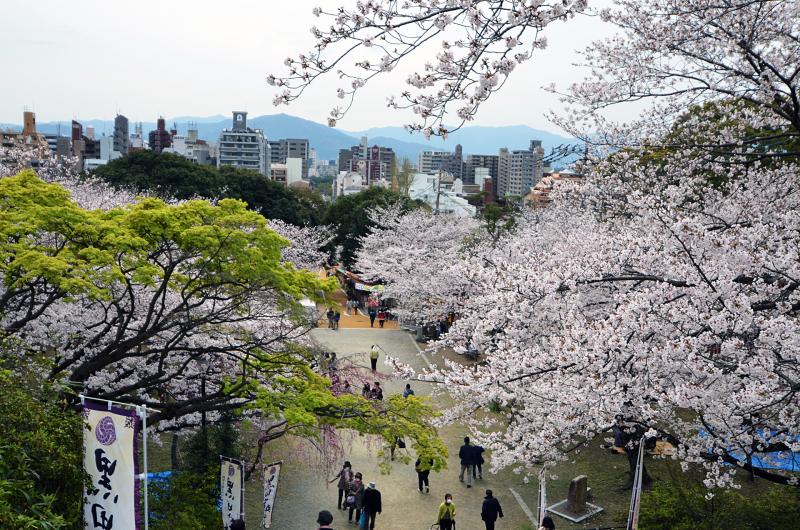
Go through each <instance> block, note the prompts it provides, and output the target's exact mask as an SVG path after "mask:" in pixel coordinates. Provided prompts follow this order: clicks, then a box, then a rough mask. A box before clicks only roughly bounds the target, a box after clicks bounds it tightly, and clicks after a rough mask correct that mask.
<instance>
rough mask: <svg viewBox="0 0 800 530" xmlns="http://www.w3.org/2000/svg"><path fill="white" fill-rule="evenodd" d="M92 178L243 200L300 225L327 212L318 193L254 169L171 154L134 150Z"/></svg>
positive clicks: (178, 194)
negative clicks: (214, 163)
mask: <svg viewBox="0 0 800 530" xmlns="http://www.w3.org/2000/svg"><path fill="white" fill-rule="evenodd" d="M93 177H95V178H98V179H101V180H103V181H105V182H108V183H109V184H111V185H112V186H115V187H117V188H126V189H133V190H134V191H136V192H139V193H144V192H147V193H150V194H154V195H156V196H158V197H162V198H174V199H181V200H187V199H193V198H198V197H200V198H208V199H224V198H231V199H239V200H242V201H244V202H246V203H247V205H248V207H249V208H251V209H253V210H256V211H257V212H259V213H261V214H262V215H263V216H264V217H266V218H268V219H280V220H282V221H285V222H287V223H290V224H294V225H298V226H302V225H313V226H316V225H318V224H319V223H320V221H321V219H322V217H323V214H324V203H323V201H322V198H321V197H319V195H316V194H313V193H308V192H306V191H297V190H294V189H292V188H287V187H286V186H283V185H281V184H279V183H277V182H274V181H272V180H270V179H268V178H267V177H265V176H264V175H262V174H261V173H258V172H257V171H253V170H251V169H243V168H237V167H233V166H221V167H220V168H219V169H217V168H215V167H212V166H206V165H202V164H195V163H192V162H191V161H189V160H187V159H186V158H184V157H182V156H179V155H174V154H171V153H160V154H159V153H155V152H153V151H139V152H135V153H131V154H129V155H127V156H124V157H121V158H118V159H116V160H113V161H111V162H109V163H108V164H106V165H104V166H101V167H99V168H98V169H97V170H95V172H94V173H93Z"/></svg>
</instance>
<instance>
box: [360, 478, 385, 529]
mask: <svg viewBox="0 0 800 530" xmlns="http://www.w3.org/2000/svg"><path fill="white" fill-rule="evenodd" d="M363 505H364V507H363V510H364V513H366V514H367V527H365V528H364V530H375V518H376V517H377V516H378V514H379V513H381V509H382V506H381V492H380V491H378V489H377V488H376V487H375V483H374V482H370V483H369V485H367V491H365V492H364V503H363Z"/></svg>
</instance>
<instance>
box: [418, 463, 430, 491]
mask: <svg viewBox="0 0 800 530" xmlns="http://www.w3.org/2000/svg"><path fill="white" fill-rule="evenodd" d="M431 464H432V462H431V459H430V458H425V459H424V460H423V459H422V458H417V461H416V462H414V471H416V472H417V485H418V487H419V492H420V493H422V486H425V493H430V492H431V483H430V481H429V479H428V477H429V476H430V474H431V467H433V466H432V465H431Z"/></svg>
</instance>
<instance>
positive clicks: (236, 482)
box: [219, 456, 244, 530]
mask: <svg viewBox="0 0 800 530" xmlns="http://www.w3.org/2000/svg"><path fill="white" fill-rule="evenodd" d="M220 459H221V462H220V471H219V491H220V497H221V501H222V526H223V527H224V528H225V530H228V529H229V528H230V526H231V522H232V521H235V520H237V519H244V491H243V490H244V466H243V465H242V463H241V462H240V461H238V460H233V459H231V458H227V457H224V456H220Z"/></svg>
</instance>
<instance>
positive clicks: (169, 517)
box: [148, 467, 222, 530]
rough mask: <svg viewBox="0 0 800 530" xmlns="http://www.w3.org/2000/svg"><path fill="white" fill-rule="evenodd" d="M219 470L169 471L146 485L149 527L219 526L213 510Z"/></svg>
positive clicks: (158, 529)
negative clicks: (204, 471)
mask: <svg viewBox="0 0 800 530" xmlns="http://www.w3.org/2000/svg"><path fill="white" fill-rule="evenodd" d="M218 480H219V470H218V468H216V467H215V468H214V469H213V470H210V471H208V472H207V473H205V474H198V473H192V472H189V471H180V472H173V473H172V475H170V477H169V478H167V479H165V480H155V481H151V482H150V484H149V486H148V490H149V491H148V494H149V495H148V497H149V509H150V513H151V514H152V515H151V517H150V521H149V522H150V528H152V529H153V530H195V529H197V528H222V515H221V512H220V511H219V510H218V509H217V497H218V495H219V487H218V486H217V481H218Z"/></svg>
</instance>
